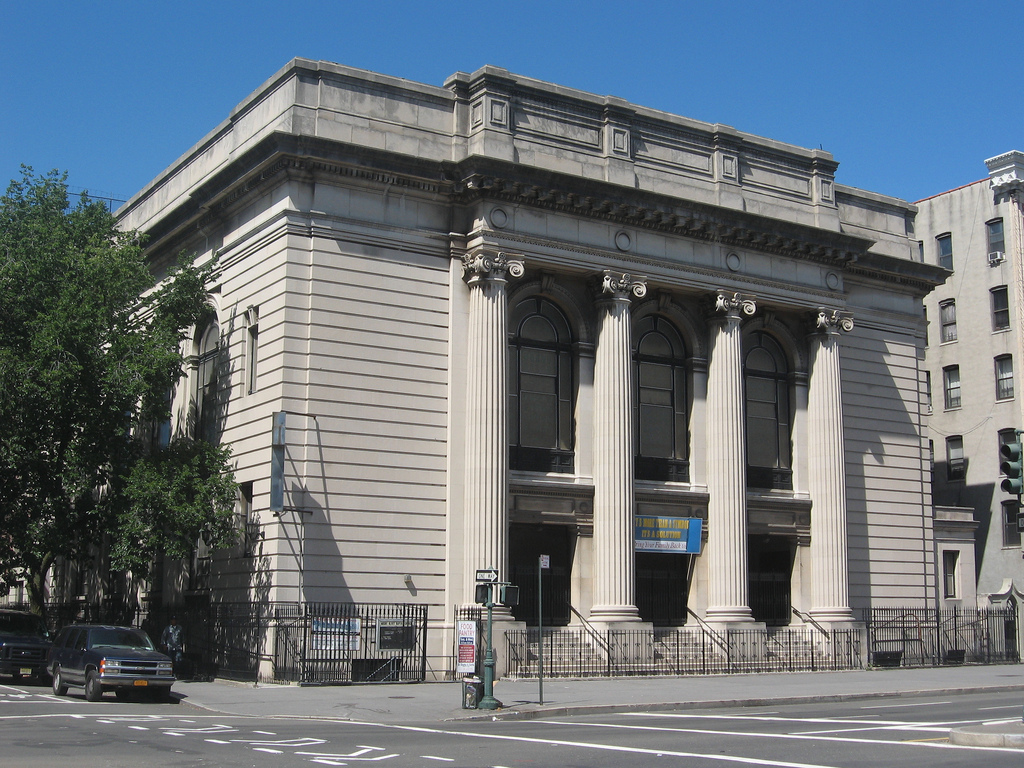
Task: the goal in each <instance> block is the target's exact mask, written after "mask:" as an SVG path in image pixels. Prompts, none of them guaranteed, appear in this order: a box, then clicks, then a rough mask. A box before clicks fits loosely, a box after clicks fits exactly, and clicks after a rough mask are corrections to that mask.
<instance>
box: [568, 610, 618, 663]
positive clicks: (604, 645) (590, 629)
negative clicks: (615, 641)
mask: <svg viewBox="0 0 1024 768" xmlns="http://www.w3.org/2000/svg"><path fill="white" fill-rule="evenodd" d="M569 610H570V611H572V615H573V616H575V617H576V618H577V619H579V620H580V623H581V625H582V626H583V628H584V629H585V630H586V631H587V634H589V635H590V636H591V637H592V638H593V639H594V641H595V642H596V643H597V645H598V646H599V647H600V648H601V650H602V651H604V652H605V654H606V655H607V654H609V653H611V646H610V645H609V644H608V641H607V640H605V639H604V638H603V637H601V633H600V632H598V631H597V630H596V629H595V628H594V625H593V624H591V623H590V622H589V621H587V620H586V618H584V616H583V614H582V613H580V612H579V611H577V610H576V607H575V606H574V605H573V604H572V603H570V604H569Z"/></svg>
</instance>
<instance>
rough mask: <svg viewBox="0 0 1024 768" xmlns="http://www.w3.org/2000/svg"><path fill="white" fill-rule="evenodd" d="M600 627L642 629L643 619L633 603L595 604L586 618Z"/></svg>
mask: <svg viewBox="0 0 1024 768" xmlns="http://www.w3.org/2000/svg"><path fill="white" fill-rule="evenodd" d="M587 621H589V622H590V623H591V624H593V625H595V626H597V627H599V628H600V629H642V628H643V627H642V625H643V621H642V620H641V619H640V611H638V610H637V608H636V606H635V605H595V606H594V607H593V608H591V609H590V616H589V617H588V618H587Z"/></svg>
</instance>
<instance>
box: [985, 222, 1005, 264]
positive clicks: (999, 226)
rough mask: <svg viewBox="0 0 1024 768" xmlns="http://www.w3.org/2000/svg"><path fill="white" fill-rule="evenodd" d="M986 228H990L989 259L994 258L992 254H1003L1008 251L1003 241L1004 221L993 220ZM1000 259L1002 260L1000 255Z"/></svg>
mask: <svg viewBox="0 0 1024 768" xmlns="http://www.w3.org/2000/svg"><path fill="white" fill-rule="evenodd" d="M985 226H986V227H987V228H988V252H989V259H992V258H993V256H992V255H991V254H994V253H998V254H1002V253H1004V252H1005V251H1006V244H1005V241H1004V239H1003V220H1002V219H993V220H992V221H990V222H988V223H987V224H986V225H985ZM999 258H1002V256H1001V255H1000V256H999Z"/></svg>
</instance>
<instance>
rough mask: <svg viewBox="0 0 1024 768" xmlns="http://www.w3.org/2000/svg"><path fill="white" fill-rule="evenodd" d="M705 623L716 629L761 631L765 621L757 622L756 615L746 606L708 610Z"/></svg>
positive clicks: (728, 606) (719, 607)
mask: <svg viewBox="0 0 1024 768" xmlns="http://www.w3.org/2000/svg"><path fill="white" fill-rule="evenodd" d="M704 621H705V622H707V623H708V624H710V625H711V626H712V627H714V628H715V629H761V628H763V627H764V626H765V623H764V622H763V621H755V620H754V614H753V613H751V612H750V608H749V607H748V606H745V605H724V606H714V607H711V608H708V609H707V611H706V612H705V614H704Z"/></svg>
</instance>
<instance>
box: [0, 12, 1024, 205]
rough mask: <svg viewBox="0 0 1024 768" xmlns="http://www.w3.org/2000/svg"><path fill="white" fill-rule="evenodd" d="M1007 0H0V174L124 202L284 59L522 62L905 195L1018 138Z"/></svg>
mask: <svg viewBox="0 0 1024 768" xmlns="http://www.w3.org/2000/svg"><path fill="white" fill-rule="evenodd" d="M1022 21H1024V3H1021V0H1015V1H1013V2H1004V1H1003V0H986V2H979V3H966V2H948V1H947V0H932V1H931V2H899V0H888V1H887V2H875V1H874V0H871V1H867V2H834V3H832V2H785V1H784V0H777V1H776V2H772V1H771V0H762V2H739V1H736V2H731V1H729V0H722V1H720V2H706V0H705V1H704V2H689V1H688V0H680V1H679V2H662V1H661V0H658V1H656V2H646V3H645V2H626V1H624V0H618V1H617V2H606V1H605V0H590V1H589V2H559V1H558V0H547V1H546V2H544V1H541V2H501V1H499V0H491V1H490V2H487V1H486V0H476V1H473V2H464V1H462V0H457V1H453V2H446V3H440V2H429V0H420V2H399V1H396V0H376V1H375V2H346V1H345V0H333V1H332V0H293V2H267V1H266V0H248V1H239V2H221V1H219V0H205V1H204V2H193V1H192V0H177V2H164V1H163V0H152V1H147V0H136V1H135V2H124V1H122V0H104V1H103V2H81V1H80V0H67V1H65V2H61V1H60V0H54V1H52V2H46V0H0V184H3V186H6V183H7V181H8V180H10V179H11V178H14V177H16V176H18V175H19V166H20V165H21V164H22V163H24V164H26V165H31V166H33V167H34V168H35V170H36V171H39V172H42V171H46V170H49V169H51V168H58V169H61V170H66V171H67V172H68V174H69V178H68V183H69V184H70V185H72V186H73V187H84V188H88V189H89V190H91V191H93V192H94V193H96V194H101V195H110V196H113V197H119V198H128V197H130V196H131V195H133V194H134V193H135V192H137V191H138V190H139V189H140V188H141V187H142V186H144V185H145V184H146V183H148V182H149V181H150V180H151V179H152V178H153V177H154V176H156V174H157V173H159V172H160V171H161V170H162V169H164V168H165V167H167V166H168V165H169V164H170V163H171V162H172V161H174V160H175V159H176V158H177V157H178V156H180V155H181V154H182V153H184V152H185V151H186V150H187V149H188V148H189V147H191V146H192V145H193V144H194V143H196V142H197V141H198V140H199V139H200V138H202V137H203V136H204V135H205V134H206V133H207V132H209V131H210V130H211V129H212V128H214V127H215V126H216V125H217V124H218V123H219V122H220V121H221V120H223V119H224V118H226V117H227V115H228V113H229V112H230V110H231V109H232V108H233V107H234V106H235V105H236V104H237V103H238V102H240V101H241V100H242V99H243V98H244V97H245V96H246V95H248V94H249V93H251V92H252V91H253V90H254V89H256V88H257V87H258V86H259V85H260V84H261V83H262V82H264V81H265V80H266V79H268V78H269V77H270V76H271V75H273V74H274V73H275V72H276V71H277V70H279V69H280V68H281V67H282V66H284V65H285V64H286V63H287V62H288V61H289V60H290V59H291V58H293V57H296V56H302V57H305V58H310V59H325V60H328V61H335V62H338V63H341V64H346V65H349V66H353V67H359V68H362V69H369V70H373V71H376V72H382V73H385V74H389V75H395V76H398V77H404V78H408V79H410V80H416V81H419V82H424V83H430V84H433V85H441V84H442V83H443V82H444V80H445V78H446V77H447V76H448V75H450V74H452V73H453V72H456V71H460V70H461V71H465V72H472V71H473V70H475V69H477V68H479V67H481V66H483V65H484V64H494V65H496V66H500V67H505V68H506V69H508V70H510V71H512V72H514V73H517V74H522V75H528V76H530V77H535V78H540V79H542V80H548V81H551V82H555V83H558V84H560V85H565V86H570V87H573V88H579V89H582V90H585V91H591V92H594V93H598V94H611V95H615V96H620V97H622V98H625V99H628V100H629V101H632V102H634V103H636V104H640V105H643V106H648V107H653V108H656V109H661V110H665V111H668V112H673V113H676V114H680V115H685V116H687V117H692V118H696V119H698V120H704V121H707V122H712V123H714V122H718V123H726V124H728V125H732V126H734V127H735V128H737V129H739V130H742V131H746V132H749V133H754V134H758V135H761V136H766V137H769V138H772V139H777V140H780V141H785V142H789V143H792V144H798V145H800V146H805V147H818V146H821V147H823V148H824V149H826V150H828V151H829V152H831V153H832V154H833V155H834V156H835V158H836V160H838V161H839V163H840V167H839V171H838V174H837V179H838V181H839V182H840V183H843V184H849V185H852V186H856V187H861V188H864V189H869V190H872V191H874V192H880V193H883V194H888V195H894V196H897V197H902V198H904V199H907V200H911V201H913V200H917V199H920V198H923V197H927V196H929V195H933V194H936V193H939V192H943V191H945V190H947V189H952V188H954V187H957V186H960V185H962V184H966V183H969V182H972V181H976V180H978V179H980V178H983V177H984V176H985V174H986V171H985V166H984V160H985V158H988V157H992V156H994V155H997V154H1001V153H1003V152H1005V151H1008V150H1011V149H1022V150H1024V136H1022V135H1021V134H1022V127H1024V97H1022V94H1021V87H1020V74H1019V73H1020V60H1019V57H1020V52H1019V51H1018V50H1017V49H1018V48H1019V32H1020V29H1021V26H1022V24H1021V23H1022Z"/></svg>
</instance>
